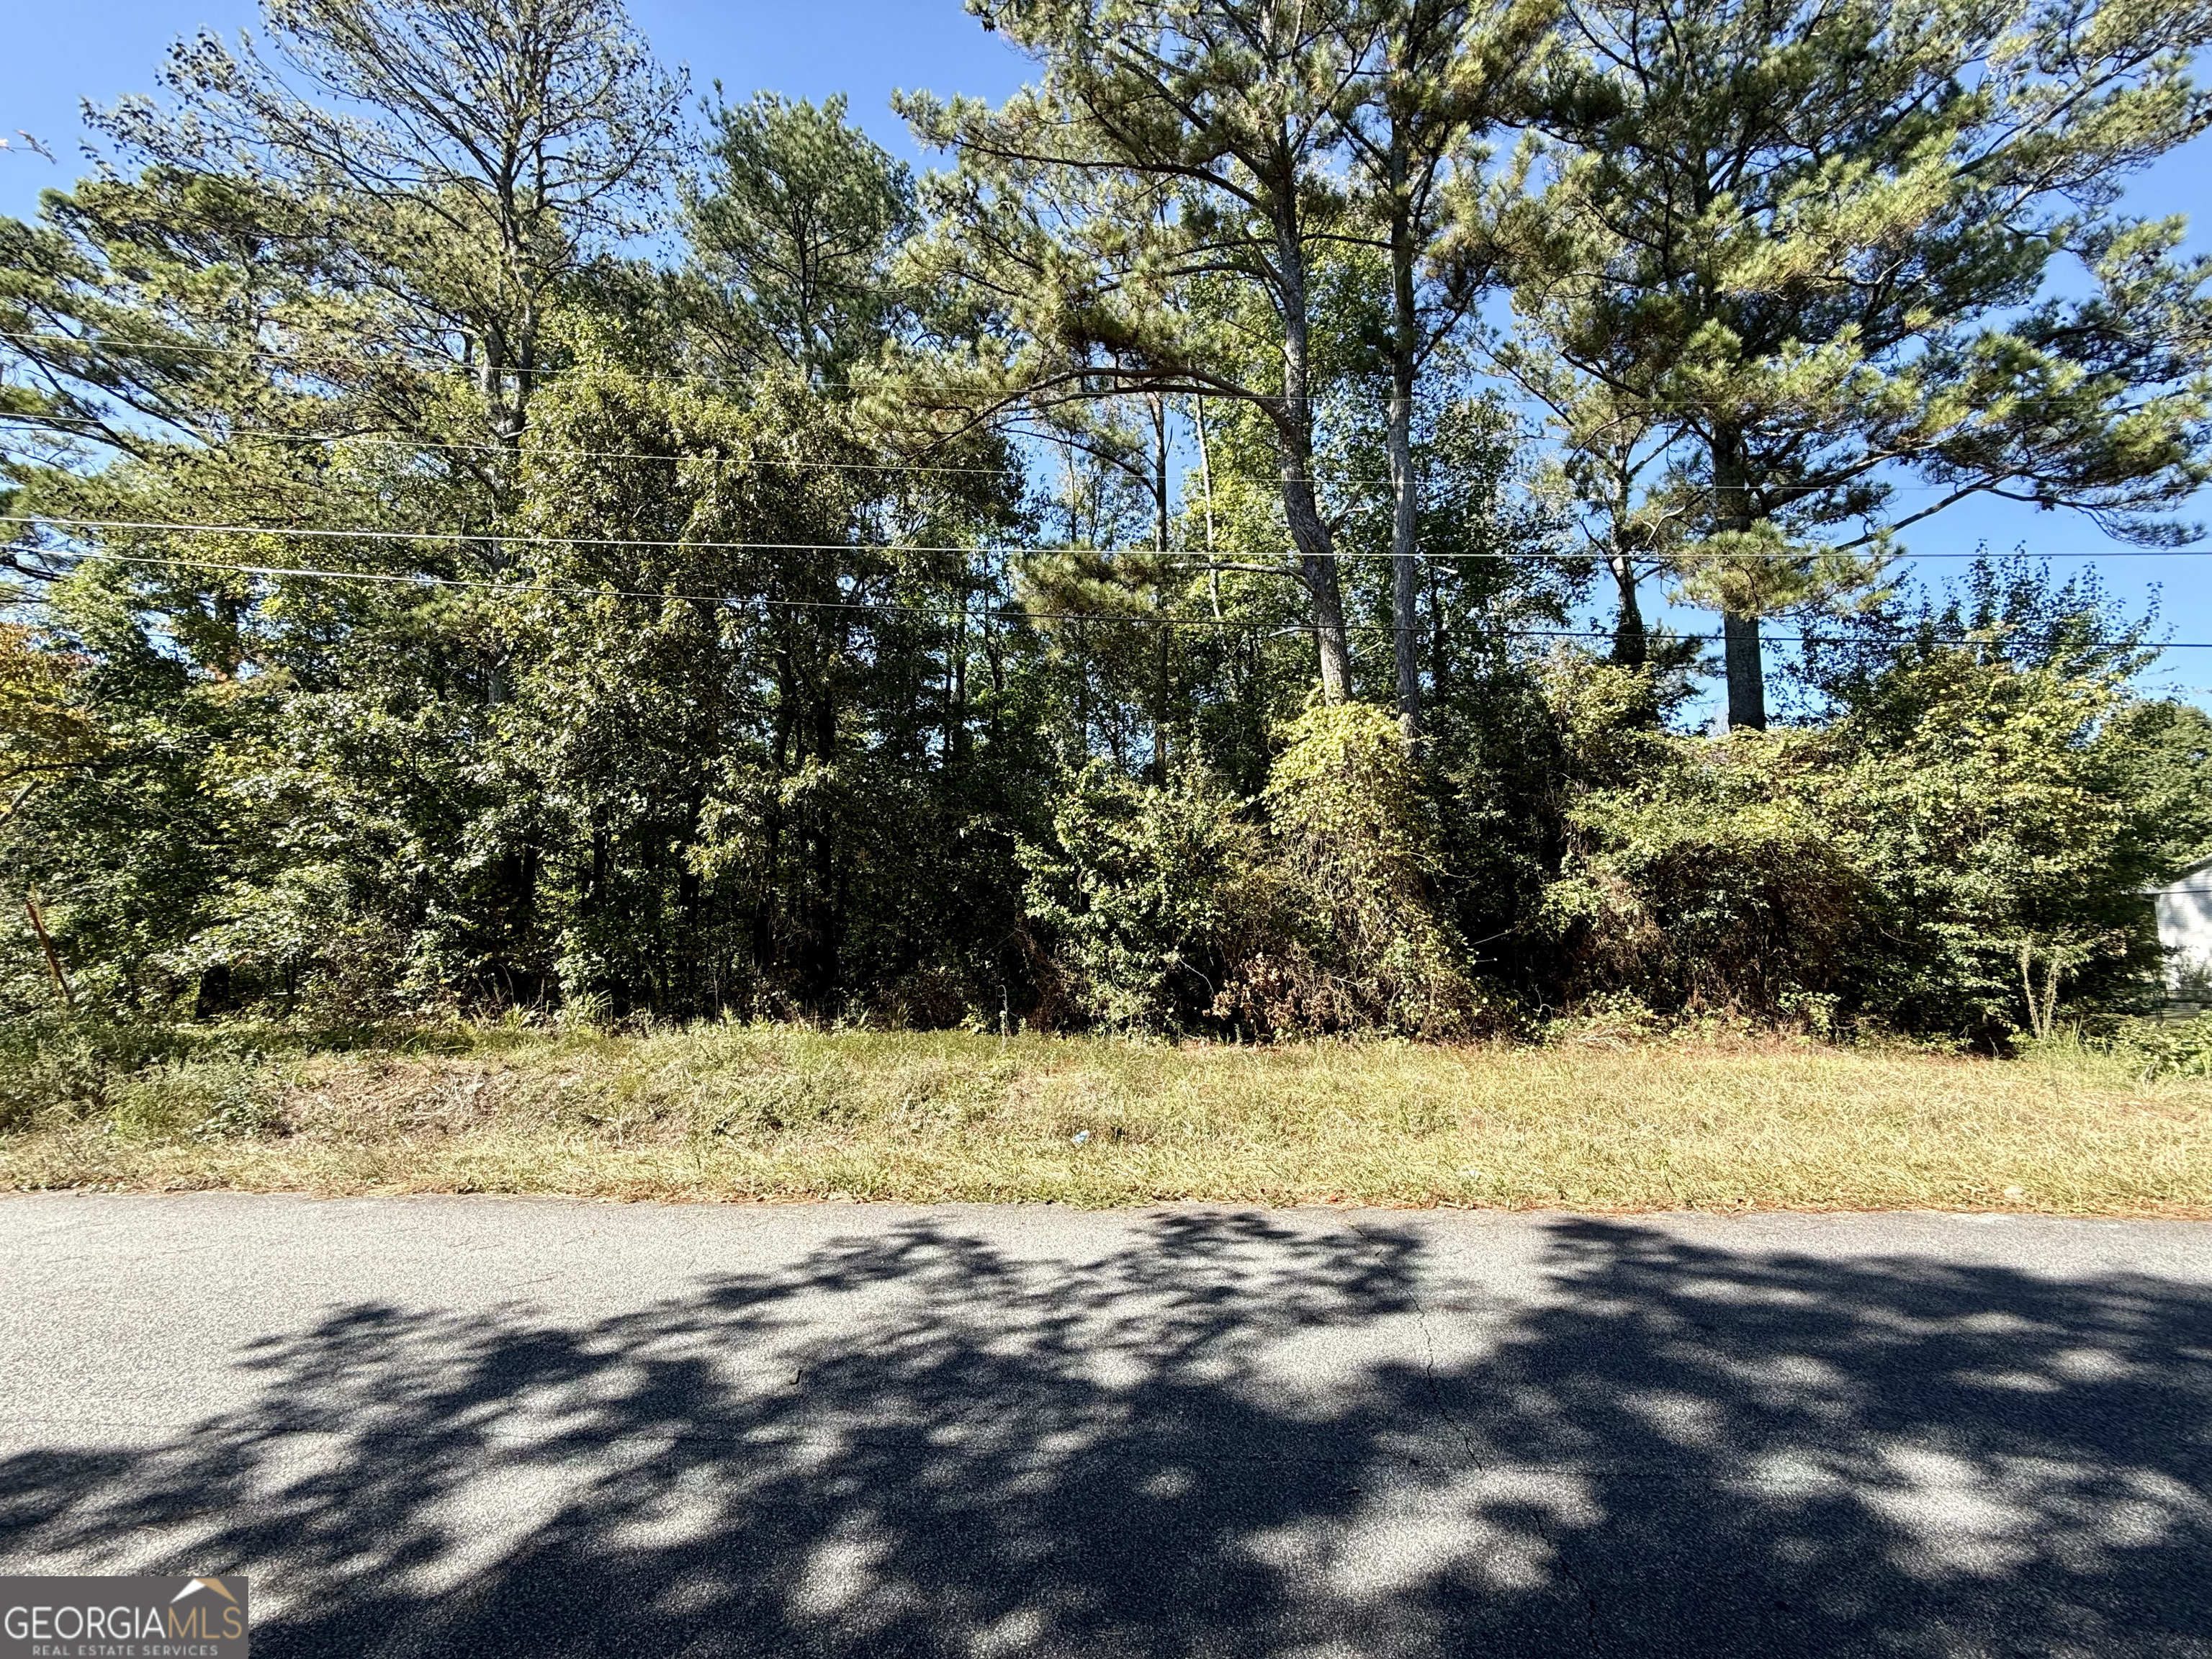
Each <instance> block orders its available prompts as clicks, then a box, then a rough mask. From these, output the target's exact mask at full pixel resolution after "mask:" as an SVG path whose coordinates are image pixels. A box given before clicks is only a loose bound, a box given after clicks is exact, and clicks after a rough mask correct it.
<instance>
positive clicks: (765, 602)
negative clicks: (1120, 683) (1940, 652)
mask: <svg viewBox="0 0 2212 1659" xmlns="http://www.w3.org/2000/svg"><path fill="white" fill-rule="evenodd" d="M65 556H66V557H69V558H71V559H74V560H78V561H82V562H96V563H105V564H130V565H153V566H157V567H161V568H177V569H185V570H212V571H221V572H223V573H226V574H235V575H247V576H297V577H306V578H312V579H316V580H329V581H362V582H376V583H381V584H386V585H391V586H413V587H441V588H463V589H470V590H488V591H489V592H494V593H496V594H499V595H501V596H505V597H512V598H515V599H527V598H532V597H536V596H538V595H542V594H545V593H573V594H579V595H582V596H584V597H586V598H592V599H657V600H659V601H660V602H662V603H663V604H665V603H667V602H669V601H671V600H675V601H678V602H680V603H684V604H696V605H717V606H720V607H722V608H725V609H729V610H743V609H744V608H746V607H748V606H760V607H763V608H766V609H771V610H794V611H860V612H866V613H868V614H872V615H879V616H908V617H922V618H925V619H928V620H933V621H942V622H950V621H951V620H953V619H954V618H956V617H957V618H960V619H962V620H963V621H970V622H990V621H997V622H1069V623H1101V624H1106V625H1113V624H1127V625H1131V626H1138V627H1163V628H1195V629H1244V630H1248V631H1249V630H1253V629H1267V630H1268V631H1269V632H1270V634H1272V635H1288V634H1309V633H1311V632H1313V631H1314V627H1313V624H1312V623H1292V624H1290V625H1288V626H1285V625H1283V624H1281V623H1274V622H1271V621H1266V620H1254V619H1249V618H1244V617H1166V616H1159V615H1157V614H1155V615H1146V614H1145V613H1143V612H1141V611H1137V612H1117V611H1031V610H1028V609H1026V608H1024V607H1022V606H1018V605H1001V606H994V607H986V608H984V609H981V610H978V609H975V608H974V607H971V606H969V605H964V604H962V605H892V604H884V603H881V602H875V601H868V600H851V599H771V598H768V597H766V596H755V597H753V598H750V599H733V598H732V597H731V596H729V595H727V594H720V593H696V592H671V591H667V590H659V589H653V588H618V587H605V586H592V585H591V584H588V583H582V582H550V583H546V582H529V583H521V582H505V581H499V580H493V579H490V578H485V577H468V576H429V575H401V574H392V573H390V572H385V571H373V570H325V569H319V568H311V567H304V566H295V565H239V564H226V563H223V562H219V561H216V560H210V559H175V558H161V557H156V556H152V555H149V554H127V553H72V554H68V555H65ZM20 602H21V601H19V603H20ZM1344 627H1345V629H1346V632H1348V633H1385V634H1387V633H1389V632H1391V631H1392V627H1391V624H1390V623H1345V624H1344ZM1476 627H1477V631H1478V632H1480V633H1482V634H1485V635H1492V636H1497V637H1504V638H1511V639H1573V640H1589V639H1601V640H1609V639H1613V638H1615V637H1617V635H1618V630H1617V629H1610V628H1522V627H1504V626H1498V625H1494V624H1487V623H1477V624H1476ZM1658 637H1659V638H1661V639H1662V640H1672V641H1684V642H1690V643H1698V644H1708V645H1711V644H1717V643H1719V642H1720V641H1722V640H1723V638H1725V637H1726V636H1725V635H1720V634H1662V635H1658ZM1760 637H1761V638H1762V639H1765V640H1767V641H1772V642H1774V643H1776V644H1784V645H1786V644H1807V643H1810V644H1814V645H1826V644H1840V643H1842V642H1843V641H1841V640H1840V639H1839V638H1838V636H1835V635H1822V634H1818V633H1806V632H1802V631H1801V632H1797V633H1794V634H1793V633H1779V632H1775V631H1773V630H1771V629H1761V630H1760ZM1893 637H1895V638H1896V639H1898V640H1899V641H1905V642H1907V643H1912V642H1917V641H1920V640H1922V639H1923V638H1927V639H1928V640H1929V642H1930V643H1933V644H1937V645H1981V644H1987V643H1990V642H1991V641H1987V640H1984V639H1980V638H1977V637H1975V636H1973V635H1957V636H1955V637H1953V636H1944V635H1934V636H1923V635H1920V634H1918V633H1917V632H1907V631H1904V630H1899V632H1898V633H1897V634H1896V635H1894V636H1893ZM2075 646H2076V647H2077V648H2079V649H2081V650H2099V649H2110V650H2126V649H2142V650H2152V651H2212V640H2171V641H2162V642H2160V643H2157V644H2151V643H2148V642H2146V641H2132V640H2084V641H2075Z"/></svg>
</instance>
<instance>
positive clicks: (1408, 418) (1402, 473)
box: [1386, 135, 1421, 743]
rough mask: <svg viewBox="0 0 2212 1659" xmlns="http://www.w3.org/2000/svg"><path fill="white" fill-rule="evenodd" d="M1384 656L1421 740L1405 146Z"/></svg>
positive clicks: (1399, 203) (1414, 344)
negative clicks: (1393, 664)
mask: <svg viewBox="0 0 2212 1659" xmlns="http://www.w3.org/2000/svg"><path fill="white" fill-rule="evenodd" d="M1389 167H1390V190H1391V202H1392V209H1391V214H1390V298H1391V309H1392V312H1393V313H1394V314H1393V317H1392V319H1391V320H1392V326H1391V331H1390V420H1389V433H1388V435H1387V438H1386V443H1387V445H1388V447H1389V452H1390V505H1391V516H1390V649H1391V655H1392V656H1393V658H1394V659H1395V661H1396V665H1397V671H1398V729H1399V730H1400V731H1401V732H1404V733H1405V734H1406V741H1407V742H1408V743H1419V741H1420V738H1421V661H1420V613H1419V605H1420V597H1421V588H1420V571H1419V557H1420V556H1419V550H1417V548H1416V546H1415V538H1416V535H1417V533H1418V527H1419V510H1420V496H1419V483H1417V482H1416V481H1415V479H1414V477H1413V376H1414V374H1415V371H1416V369H1417V368H1418V367H1419V364H1418V362H1417V361H1416V359H1417V357H1418V356H1419V351H1420V316H1419V312H1418V311H1417V310H1416V309H1415V306H1414V296H1413V217H1412V214H1411V211H1410V210H1409V208H1408V206H1407V200H1406V174H1407V160H1406V145H1405V142H1404V140H1403V139H1402V138H1401V137H1395V135H1394V137H1393V142H1392V143H1391V146H1390V157H1389Z"/></svg>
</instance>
